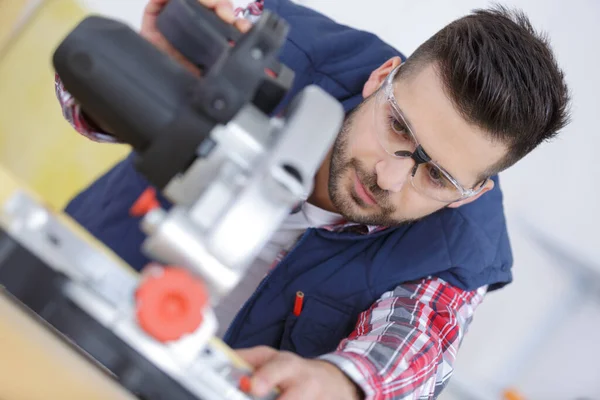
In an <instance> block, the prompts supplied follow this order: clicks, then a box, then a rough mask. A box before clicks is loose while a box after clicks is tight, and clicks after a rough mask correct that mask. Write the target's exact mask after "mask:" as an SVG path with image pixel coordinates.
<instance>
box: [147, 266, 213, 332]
mask: <svg viewBox="0 0 600 400" xmlns="http://www.w3.org/2000/svg"><path fill="white" fill-rule="evenodd" d="M135 299H136V306H137V319H138V323H139V324H140V326H141V327H142V329H143V330H144V331H146V333H148V334H149V335H150V336H152V337H154V338H155V339H156V340H158V341H161V342H168V341H172V340H177V339H179V338H181V337H182V336H183V335H185V334H187V333H192V332H194V331H195V330H196V329H197V328H198V327H199V326H200V324H201V323H202V320H203V310H204V307H205V306H206V304H207V301H208V293H207V291H206V288H205V286H204V284H203V283H202V281H201V280H199V279H198V278H196V277H194V276H193V275H192V274H191V273H189V272H188V271H186V270H185V269H183V268H178V267H166V268H164V269H163V270H162V272H161V273H159V274H151V275H150V276H148V277H146V278H145V279H144V280H143V281H142V283H141V284H140V286H139V287H138V288H137V291H136V293H135Z"/></svg>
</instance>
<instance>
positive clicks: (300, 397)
mask: <svg viewBox="0 0 600 400" xmlns="http://www.w3.org/2000/svg"><path fill="white" fill-rule="evenodd" d="M314 398H315V393H314V392H313V391H311V389H308V390H307V388H306V387H304V385H296V386H294V387H291V388H290V389H289V390H286V391H285V392H283V394H282V395H281V396H279V397H278V398H277V400H305V399H314Z"/></svg>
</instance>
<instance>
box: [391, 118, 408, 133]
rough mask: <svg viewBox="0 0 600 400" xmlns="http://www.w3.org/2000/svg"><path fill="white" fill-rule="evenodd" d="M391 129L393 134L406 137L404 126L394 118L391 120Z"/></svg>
mask: <svg viewBox="0 0 600 400" xmlns="http://www.w3.org/2000/svg"><path fill="white" fill-rule="evenodd" d="M392 129H393V130H394V132H396V133H399V134H403V135H406V134H407V133H408V129H406V125H404V124H403V123H402V122H400V121H399V120H397V119H396V118H392Z"/></svg>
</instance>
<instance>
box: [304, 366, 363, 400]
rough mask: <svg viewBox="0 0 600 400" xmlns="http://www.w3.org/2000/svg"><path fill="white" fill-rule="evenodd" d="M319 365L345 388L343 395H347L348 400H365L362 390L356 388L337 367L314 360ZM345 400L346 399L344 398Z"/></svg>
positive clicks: (358, 387)
mask: <svg viewBox="0 0 600 400" xmlns="http://www.w3.org/2000/svg"><path fill="white" fill-rule="evenodd" d="M315 361H317V362H318V363H320V364H321V365H322V366H323V368H325V369H326V370H327V371H329V373H330V374H331V376H334V377H335V381H336V382H340V384H341V385H342V387H345V388H346V390H345V393H347V396H350V397H347V398H348V399H352V400H363V399H364V398H365V394H364V393H363V390H362V389H361V388H360V386H358V385H357V384H356V383H355V382H354V381H353V380H352V379H350V377H349V376H348V375H346V374H345V373H344V371H342V370H341V369H340V368H339V367H338V366H337V365H335V364H333V363H331V362H329V361H326V360H315ZM344 398H346V397H344Z"/></svg>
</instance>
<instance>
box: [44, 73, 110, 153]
mask: <svg viewBox="0 0 600 400" xmlns="http://www.w3.org/2000/svg"><path fill="white" fill-rule="evenodd" d="M54 91H55V93H56V98H57V99H58V102H59V103H60V107H61V108H62V113H63V116H64V117H65V119H66V120H67V121H68V122H69V123H70V124H71V126H72V127H73V128H75V130H76V131H77V132H79V133H80V134H82V135H83V136H85V137H86V138H88V139H91V140H93V141H95V142H104V143H117V142H118V141H117V139H116V138H115V137H114V136H111V135H109V134H108V133H105V132H101V131H100V129H98V128H97V127H96V126H95V125H94V124H93V123H92V122H90V121H88V120H87V119H86V117H85V115H84V114H83V112H82V111H81V107H80V106H79V104H77V102H76V101H75V99H74V98H73V96H72V95H71V93H69V92H67V90H66V89H65V87H64V85H63V83H62V81H61V80H60V77H59V76H58V74H55V75H54Z"/></svg>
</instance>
